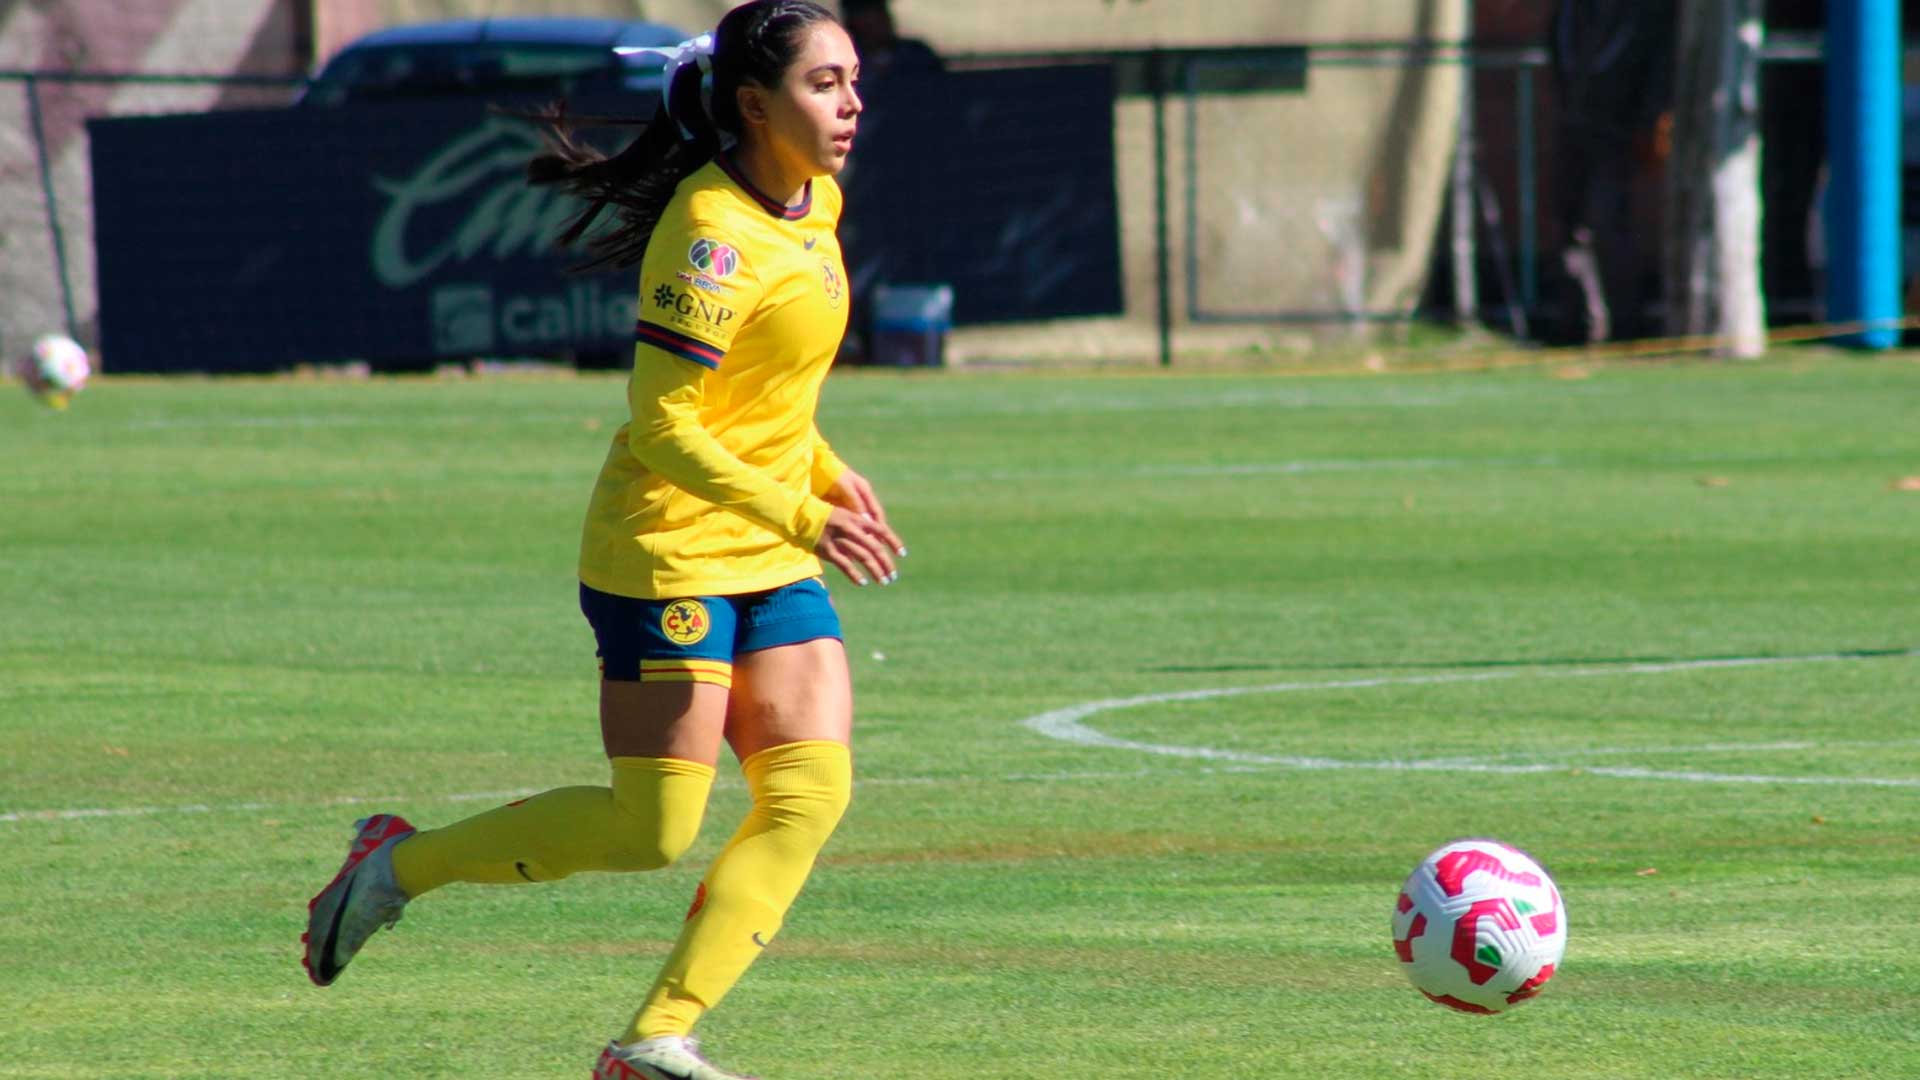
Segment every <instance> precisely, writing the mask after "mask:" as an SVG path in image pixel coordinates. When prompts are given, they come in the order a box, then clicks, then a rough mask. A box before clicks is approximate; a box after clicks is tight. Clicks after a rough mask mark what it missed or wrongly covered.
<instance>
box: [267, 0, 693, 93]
mask: <svg viewBox="0 0 1920 1080" xmlns="http://www.w3.org/2000/svg"><path fill="white" fill-rule="evenodd" d="M686 36H687V35H685V34H684V33H682V32H681V31H680V30H679V29H677V28H675V27H672V26H667V25H664V24H662V23H650V22H634V21H628V20H621V19H594V18H576V17H571V16H555V17H550V18H538V17H525V18H507V19H450V20H446V21H442V22H430V23H417V24H413V25H409V26H394V27H389V28H387V29H385V30H376V31H374V32H373V33H371V34H367V35H366V36H364V37H361V38H359V39H357V40H355V41H354V42H352V43H351V44H349V45H348V46H347V47H345V48H343V49H341V50H340V51H339V52H338V53H336V54H334V56H333V58H332V59H330V60H328V61H327V63H326V65H325V66H324V67H322V68H321V69H320V72H319V74H318V75H316V76H314V78H313V80H312V81H311V82H310V83H308V85H307V87H306V88H305V90H304V91H303V92H302V93H301V94H300V96H299V98H298V100H297V104H299V105H303V106H335V105H346V104H355V103H360V102H377V101H424V100H435V99H454V98H472V97H484V98H487V99H489V100H522V101H525V100H538V99H547V100H550V99H553V98H559V97H567V98H575V97H581V98H592V97H606V96H609V95H613V94H621V93H628V94H633V93H639V94H658V93H659V92H660V77H661V70H660V69H661V62H660V58H659V57H658V56H654V55H649V54H645V53H641V54H636V55H628V56H623V55H621V54H619V53H616V52H614V48H615V47H616V46H632V45H641V46H647V45H674V44H677V43H679V42H680V41H681V40H683V39H684V38H685V37H686Z"/></svg>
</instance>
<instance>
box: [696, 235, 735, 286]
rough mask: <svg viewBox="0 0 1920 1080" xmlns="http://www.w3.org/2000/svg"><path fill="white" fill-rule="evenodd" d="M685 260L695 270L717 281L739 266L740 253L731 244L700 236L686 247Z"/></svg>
mask: <svg viewBox="0 0 1920 1080" xmlns="http://www.w3.org/2000/svg"><path fill="white" fill-rule="evenodd" d="M687 261H688V262H690V263H692V264H693V268H694V269H695V270H698V271H700V272H701V273H704V274H706V275H707V276H709V277H711V278H713V279H714V280H716V281H718V280H719V279H721V278H723V277H726V276H727V275H728V274H731V273H733V272H734V271H735V270H738V269H739V268H740V253H739V252H738V251H735V250H734V249H733V245H732V244H723V243H721V242H720V241H718V240H708V239H707V238H706V237H701V238H700V239H698V240H695V241H694V242H693V246H692V247H690V248H688V249H687Z"/></svg>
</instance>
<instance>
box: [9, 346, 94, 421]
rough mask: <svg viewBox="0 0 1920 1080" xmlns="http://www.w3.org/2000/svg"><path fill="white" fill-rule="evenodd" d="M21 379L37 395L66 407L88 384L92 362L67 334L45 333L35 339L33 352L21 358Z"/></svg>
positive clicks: (60, 406)
mask: <svg viewBox="0 0 1920 1080" xmlns="http://www.w3.org/2000/svg"><path fill="white" fill-rule="evenodd" d="M19 372H20V379H21V381H22V382H24V383H26V384H27V389H28V390H30V391H32V392H33V394H34V396H35V397H38V398H39V399H40V400H41V401H44V402H46V403H47V404H49V405H51V406H53V407H54V408H56V409H64V408H66V407H67V404H68V402H71V401H72V400H73V395H75V394H77V393H79V392H80V391H81V390H82V389H84V388H85V387H86V385H87V379H88V378H89V377H90V376H91V375H92V374H93V364H92V362H91V361H89V360H88V359H87V350H85V349H83V348H81V347H80V343H79V342H77V341H75V340H73V339H72V338H70V337H68V336H67V335H65V334H42V335H40V336H39V337H38V338H35V339H34V342H33V355H31V356H26V357H22V358H21V360H20V364H19Z"/></svg>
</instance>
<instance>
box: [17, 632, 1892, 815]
mask: <svg viewBox="0 0 1920 1080" xmlns="http://www.w3.org/2000/svg"><path fill="white" fill-rule="evenodd" d="M1915 657H1920V649H1911V650H1906V651H1904V652H1897V653H1882V654H1872V655H1848V654H1841V653H1829V654H1821V655H1815V656H1785V657H1748V658H1735V659H1727V660H1684V661H1676V662H1673V663H1657V664H1629V665H1622V666H1619V667H1608V668H1569V669H1564V670H1555V669H1530V670H1510V671H1493V672H1460V673H1453V674H1440V675H1413V676H1401V677H1385V678H1374V679H1346V680H1341V681H1337V682H1291V683H1273V684H1270V685H1266V686H1239V687H1219V688H1213V689H1202V690H1180V691H1175V692H1172V693H1164V694H1145V695H1141V696H1139V697H1130V698H1110V699H1106V700H1102V701H1090V702H1085V703H1082V704H1079V705H1071V706H1068V707H1066V708H1064V709H1055V710H1053V711H1051V712H1045V713H1041V714H1039V715H1038V716H1033V717H1029V718H1028V719H1026V720H1024V721H1022V723H1023V724H1024V725H1025V726H1026V727H1028V728H1030V729H1032V730H1034V731H1036V732H1038V733H1040V734H1042V735H1045V736H1047V737H1048V738H1052V739H1058V740H1061V741H1063V742H1068V743H1073V744H1076V745H1080V746H1087V747H1096V748H1101V749H1110V750H1130V751H1134V752H1138V753H1147V754H1154V755H1158V756H1163V757H1175V758H1197V759H1202V760H1206V761H1214V762H1221V763H1224V765H1223V767H1221V768H1220V769H1218V770H1217V771H1220V772H1260V771H1265V770H1267V769H1270V768H1276V767H1277V768H1290V769H1303V770H1309V771H1315V770H1318V771H1327V770H1337V769H1351V770H1370V771H1384V772H1458V773H1481V774H1507V775H1526V774H1535V773H1548V772H1568V771H1572V770H1578V771H1580V772H1584V773H1590V774H1592V775H1595V776H1608V777H1615V778H1618V779H1625V780H1666V781H1677V782H1682V783H1696V784H1791V785H1819V786H1840V787H1887V788H1920V778H1909V777H1853V776H1766V775H1758V774H1748V773H1716V772H1704V771H1699V770H1693V769H1680V770H1662V769H1647V768H1641V767H1638V766H1629V765H1592V764H1578V763H1573V762H1568V761H1532V760H1513V759H1515V758H1522V759H1524V758H1529V757H1532V756H1533V755H1526V754H1505V755H1494V756H1493V757H1491V758H1488V757H1477V758H1476V757H1442V758H1416V759H1389V760H1384V761H1347V760H1342V759H1339V758H1320V757H1300V756H1293V755H1269V754H1251V753H1246V752H1243V751H1237V750H1218V749H1213V748H1211V747H1204V746H1169V745H1161V744H1157V743H1145V742H1138V741H1135V740H1132V739H1120V738H1115V737H1114V736H1111V735H1106V734H1103V733H1102V732H1100V731H1097V730H1095V729H1093V728H1091V727H1088V726H1087V725H1086V724H1085V723H1083V722H1082V721H1084V720H1085V719H1086V718H1087V717H1090V716H1093V715H1096V714H1098V713H1103V712H1112V711H1115V710H1118V709H1131V708H1138V707H1140V706H1143V705H1157V704H1162V703H1165V702H1176V701H1207V700H1212V699H1216V698H1228V697H1240V696H1243V695H1247V694H1281V693H1300V692H1307V691H1313V690H1353V689H1371V688H1375V687H1385V686H1435V685H1446V684H1451V683H1473V682H1494V681H1499V680H1503V679H1519V678H1540V679H1578V678H1598V677H1600V676H1605V675H1659V674H1666V673H1669V672H1676V671H1699V670H1706V669H1713V668H1745V667H1758V666H1764V665H1777V664H1806V663H1832V662H1836V661H1844V660H1870V659H1890V660H1891V659H1912V658H1915ZM1916 745H1920V739H1911V740H1893V741H1874V742H1828V743H1819V742H1812V741H1806V740H1785V741H1779V740H1776V741H1773V742H1755V743H1735V742H1717V743H1703V744H1700V745H1697V746H1655V747H1640V748H1635V747H1597V748H1593V749H1589V750H1580V751H1577V752H1576V753H1575V755H1574V757H1576V758H1581V759H1584V758H1592V757H1618V756H1623V755H1636V756H1637V755H1641V754H1706V753H1780V752H1792V751H1796V750H1814V749H1821V748H1829V749H1838V748H1843V747H1844V748H1856V749H1858V748H1865V749H1890V748H1898V747H1910V746H1916ZM1202 771H1207V772H1211V771H1216V770H1214V769H1211V768H1209V769H1204V770H1202ZM1162 772H1163V770H1156V769H1148V768H1139V769H1126V770H1104V771H1085V772H1049V773H1008V774H1002V775H999V776H983V777H977V778H975V777H952V776H875V777H862V778H861V779H860V780H859V781H858V783H859V786H861V787H896V786H945V785H950V784H957V783H965V782H967V781H968V780H978V781H980V782H983V783H996V782H998V783H1006V782H1013V783H1020V782H1031V783H1054V782H1067V781H1094V780H1132V779H1139V778H1143V777H1149V776H1153V775H1156V774H1161V773H1162ZM718 783H719V786H721V787H729V786H734V785H735V784H737V783H738V782H737V781H734V780H732V779H731V778H722V779H721V780H720V781H719V782H718ZM539 790H541V789H539V788H517V789H513V790H507V791H472V792H453V793H448V794H444V795H431V796H421V795H409V796H400V795H346V796H340V797H337V798H330V799H321V800H318V801H307V802H303V801H297V800H295V801H289V800H275V801H257V802H234V803H188V804H184V805H173V806H120V807H84V808H78V809H68V810H16V811H12V812H8V813H0V824H16V823H23V822H37V821H38V822H58V821H84V820H91V819H101V818H139V817H159V816H163V815H176V814H229V813H259V812H262V811H267V810H287V809H302V808H309V807H315V806H319V807H330V806H370V805H380V804H386V805H392V804H395V803H403V802H411V803H419V802H438V803H463V802H502V801H506V800H509V799H517V798H522V797H524V796H527V795H531V794H534V793H535V792H536V791H539Z"/></svg>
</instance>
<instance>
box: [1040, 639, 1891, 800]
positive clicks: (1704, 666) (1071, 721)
mask: <svg viewBox="0 0 1920 1080" xmlns="http://www.w3.org/2000/svg"><path fill="white" fill-rule="evenodd" d="M1914 657H1920V649H1909V650H1906V651H1903V652H1897V653H1882V654H1866V655H1862V654H1845V653H1823V654H1818V655H1812V656H1765V657H1762V656H1755V657H1736V658H1731V659H1723V660H1681V661H1674V662H1671V663H1648V664H1622V665H1619V666H1617V667H1604V668H1565V669H1552V668H1534V669H1512V670H1504V671H1477V672H1455V673H1450V674H1439V675H1407V676H1386V677H1381V678H1372V679H1346V680H1341V681H1336V682H1287V683H1271V684H1268V685H1265V686H1232V687H1216V688H1210V689H1201V690H1180V691H1174V692H1170V693H1163V694H1142V695H1140V696H1138V697H1129V698H1108V699H1106V700H1102V701H1088V702H1082V703H1081V704H1078V705H1069V706H1067V707H1066V708H1063V709H1054V710H1052V711H1050V712H1044V713H1041V714H1039V715H1037V716H1031V717H1028V718H1027V719H1025V720H1023V721H1021V724H1022V725H1023V726H1025V727H1027V728H1028V729H1030V730H1032V731H1035V732H1037V733H1039V734H1041V735H1044V736H1046V737H1047V738H1050V739H1057V740H1059V741H1061V742H1067V743H1072V744H1074V745H1076V746H1085V747H1091V748H1099V749H1106V750H1127V751H1132V752H1134V753H1143V754H1153V755H1157V756H1161V757H1174V758H1195V759H1200V760H1204V761H1217V762H1230V763H1233V764H1237V765H1242V766H1267V767H1275V768H1287V769H1301V770H1307V771H1330V770H1340V769H1350V770H1364V771H1373V772H1456V773H1482V774H1488V773H1491V774H1508V775H1525V774H1530V773H1546V772H1567V771H1573V770H1578V771H1580V772H1583V773H1588V774H1592V775H1595V776H1609V777H1615V778H1619V779H1625V780H1666V781H1675V782H1681V783H1695V784H1792V785H1819V786H1834V787H1885V788H1920V778H1917V777H1872V776H1769V775H1761V774H1754V773H1720V772H1706V771H1701V770H1696V769H1649V768H1643V767H1640V766H1632V765H1594V764H1581V763H1578V762H1577V761H1566V760H1562V761H1501V760H1497V759H1488V758H1485V757H1478V758H1474V757H1446V758H1424V759H1422V758H1414V759H1400V758H1389V759H1384V760H1378V761H1350V760H1345V759H1341V758H1325V757H1305V756H1300V755H1292V754H1279V755H1275V754H1255V753H1249V752H1247V751H1242V750H1222V749H1217V748H1214V747H1207V746H1180V745H1171V744H1165V743H1150V742H1142V741H1139V740H1136V739H1122V738H1118V737H1116V736H1113V735H1108V734H1106V733H1104V732H1102V731H1099V730H1098V729H1096V728H1093V727H1091V726H1089V725H1088V724H1086V723H1085V721H1086V720H1087V718H1089V717H1092V716H1096V715H1098V714H1100V713H1106V712H1113V711H1116V710H1119V709H1134V708H1139V707H1141V706H1144V705H1159V704H1166V703H1170V702H1181V701H1210V700H1214V699H1218V698H1229V697H1242V696H1245V695H1248V694H1289V693H1304V692H1312V691H1324V690H1364V689H1373V688H1377V687H1388V686H1442V685H1449V684H1454V683H1481V682H1499V681H1504V680H1508V679H1594V678H1602V677H1606V676H1614V675H1663V674H1668V673H1671V672H1680V671H1706V670H1713V669H1720V668H1752V667H1765V666H1773V665H1779V664H1815V663H1836V662H1841V661H1860V660H1869V659H1911V658H1914ZM1818 745H1820V744H1815V743H1806V742H1771V743H1752V744H1737V743H1710V744H1707V745H1705V746H1701V747H1694V748H1685V747H1661V748H1656V749H1652V750H1648V751H1644V752H1646V753H1656V754H1673V753H1685V752H1688V751H1689V749H1691V751H1692V752H1696V753H1715V752H1719V753H1726V752H1742V753H1753V752H1766V751H1781V750H1803V749H1810V748H1814V747H1815V746H1818ZM1632 753H1636V751H1633V750H1630V749H1625V748H1607V749H1602V750H1596V751H1594V754H1595V756H1619V755H1623V754H1632ZM1572 756H1573V757H1574V758H1579V757H1581V756H1582V755H1581V754H1580V753H1578V752H1576V753H1575V754H1574V755H1572Z"/></svg>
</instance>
